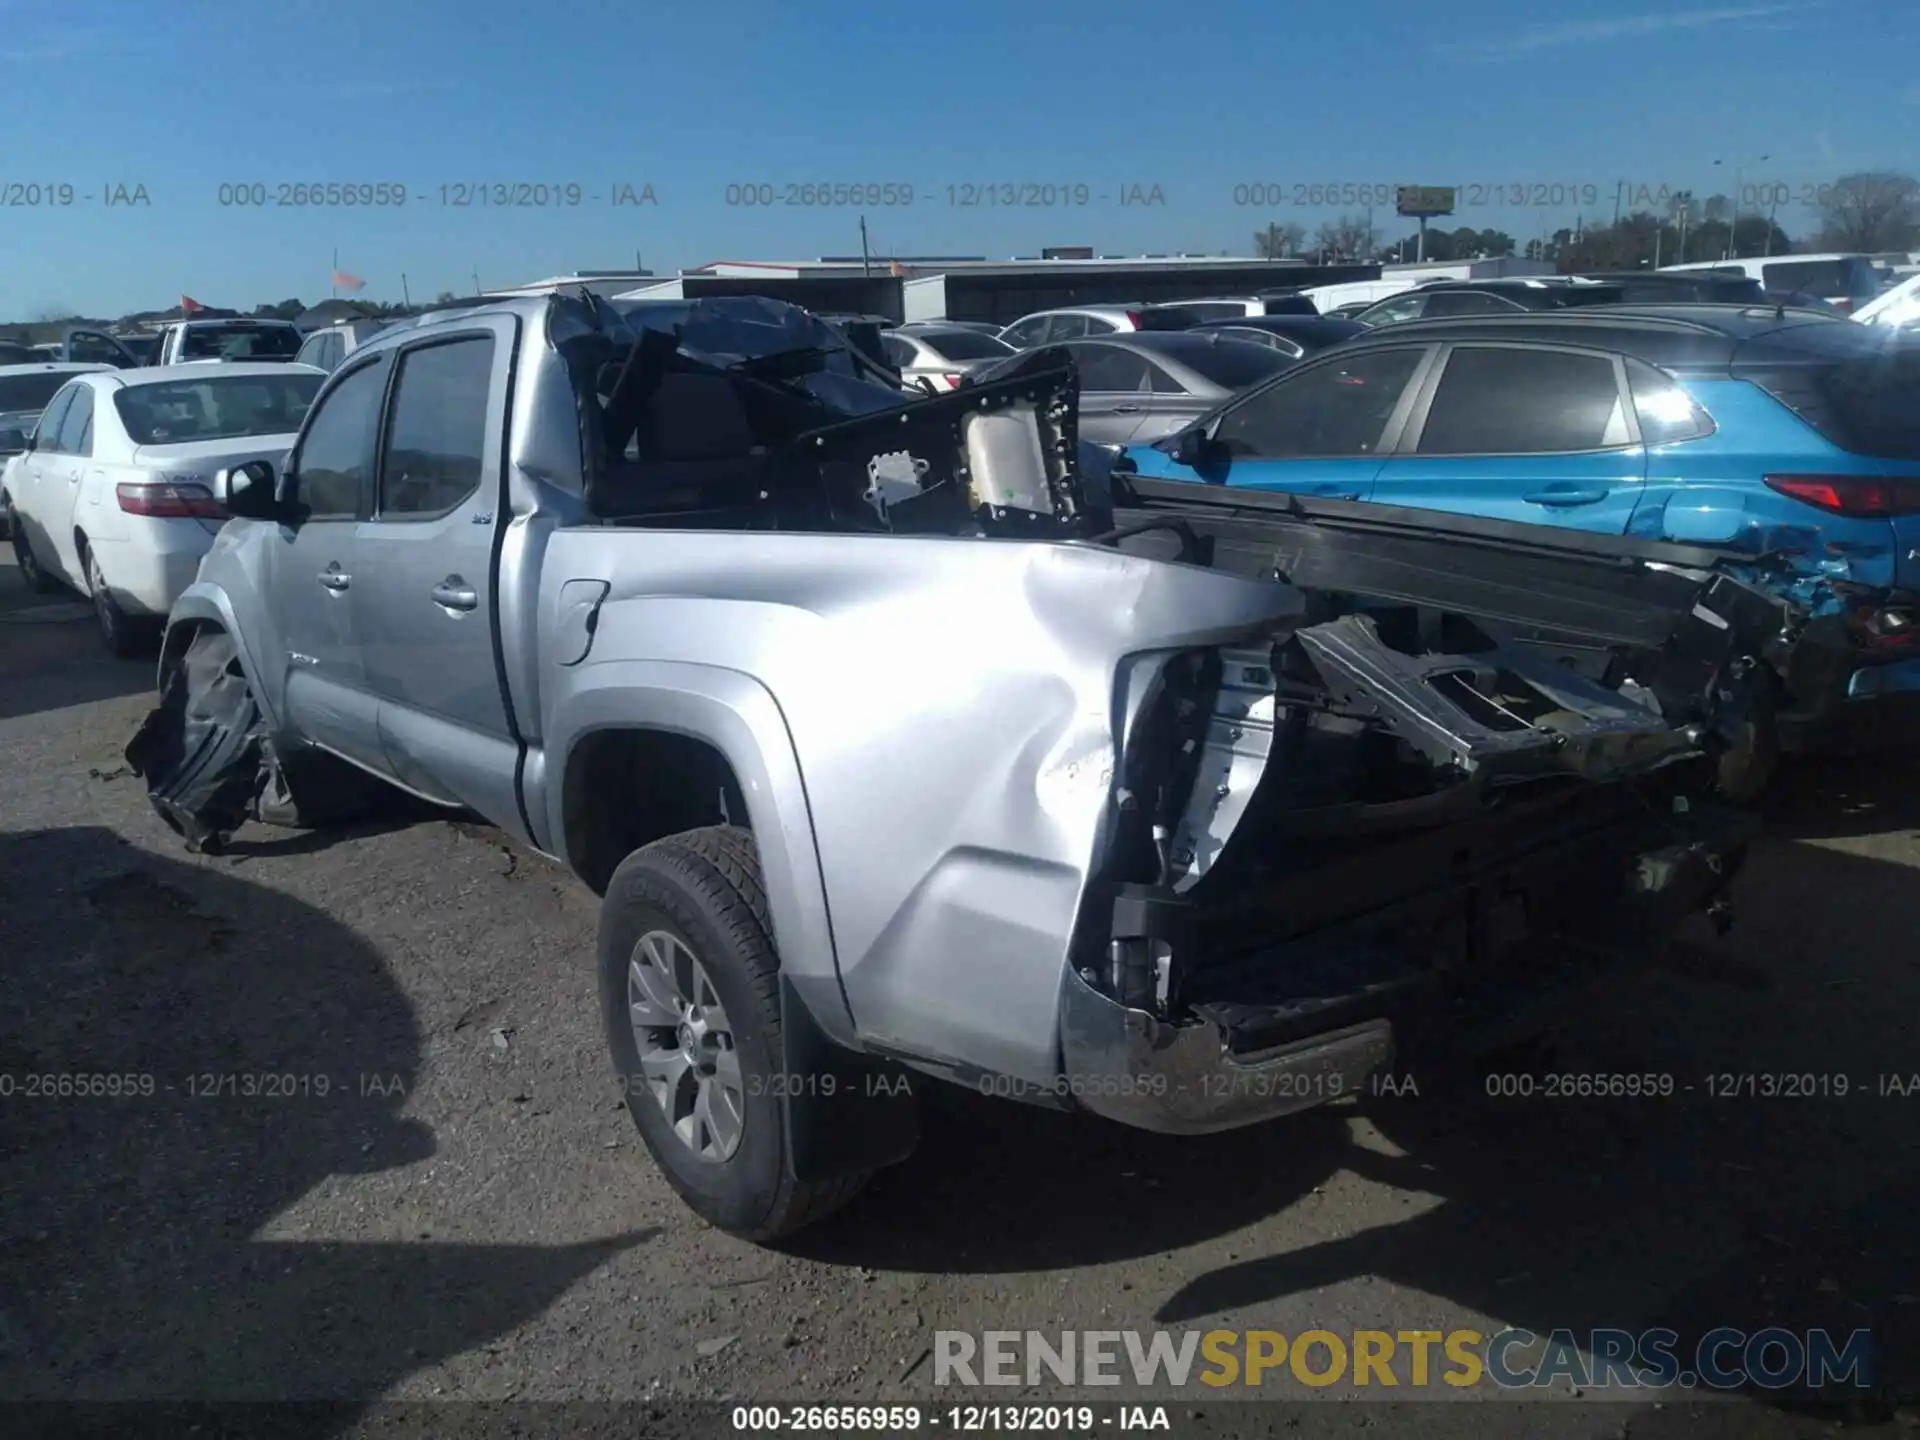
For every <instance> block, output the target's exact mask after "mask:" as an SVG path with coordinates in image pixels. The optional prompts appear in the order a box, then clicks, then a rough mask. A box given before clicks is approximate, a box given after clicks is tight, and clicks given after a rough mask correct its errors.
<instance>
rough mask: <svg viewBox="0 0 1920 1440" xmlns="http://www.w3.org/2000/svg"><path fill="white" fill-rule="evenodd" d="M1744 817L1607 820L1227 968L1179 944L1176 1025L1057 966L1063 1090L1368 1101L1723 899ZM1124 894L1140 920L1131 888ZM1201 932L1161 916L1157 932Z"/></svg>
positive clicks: (1245, 1120) (1262, 1106) (1201, 1109)
mask: <svg viewBox="0 0 1920 1440" xmlns="http://www.w3.org/2000/svg"><path fill="white" fill-rule="evenodd" d="M1680 824H1684V825H1685V831H1686V833H1684V834H1682V833H1680V831H1679V828H1678V827H1679V825H1680ZM1754 829H1755V824H1754V822H1753V820H1752V819H1751V817H1749V816H1746V815H1743V814H1740V813H1738V812H1731V811H1721V810H1711V811H1695V812H1691V813H1690V814H1689V815H1687V816H1685V817H1675V819H1674V820H1672V821H1668V820H1663V819H1652V818H1650V817H1640V818H1638V819H1627V818H1623V819H1622V820H1620V821H1619V822H1617V823H1612V824H1605V825H1602V826H1600V827H1598V828H1597V829H1595V830H1590V831H1588V832H1586V833H1584V834H1579V835H1574V836H1568V837H1564V838H1563V839H1562V840H1561V841H1560V842H1559V843H1555V844H1550V845H1548V846H1546V847H1544V848H1543V849H1542V850H1540V851H1538V852H1535V853H1532V854H1529V855H1526V856H1524V857H1517V858H1515V859H1514V860H1512V861H1511V862H1510V863H1500V864H1496V865H1493V866H1490V867H1488V868H1486V869H1484V870H1482V871H1481V872H1480V873H1478V874H1475V875H1473V876H1471V877H1463V879H1462V880H1461V882H1459V883H1457V884H1453V885H1449V886H1447V887H1445V889H1444V890H1443V891H1442V892H1440V893H1426V894H1415V895H1414V896H1411V897H1409V898H1408V899H1406V900H1404V901H1402V902H1401V903H1399V904H1397V905H1392V906H1388V907H1386V908H1385V909H1384V910H1382V911H1376V912H1371V913H1369V914H1367V915H1366V916H1364V917H1363V918H1362V919H1360V920H1357V921H1353V922H1348V923H1345V924H1342V925H1338V926H1333V927H1329V928H1328V929H1325V930H1321V931H1316V932H1315V933H1313V934H1312V935H1309V936H1303V937H1301V938H1299V939H1297V940H1294V941H1290V942H1288V943H1286V944H1283V945H1280V946H1277V947H1274V948H1271V949H1268V950H1265V951H1261V952H1258V953H1256V954H1253V955H1243V956H1236V957H1234V958H1233V959H1232V960H1231V961H1229V962H1228V963H1226V964H1225V965H1224V966H1210V965H1209V964H1208V962H1207V960H1206V958H1205V957H1204V956H1199V957H1193V956H1190V957H1188V959H1189V962H1190V963H1192V964H1197V965H1198V966H1199V967H1200V970H1199V972H1198V973H1197V974H1195V976H1194V977H1193V979H1192V980H1191V981H1190V982H1188V983H1187V986H1186V988H1187V989H1188V990H1189V991H1191V992H1194V994H1193V995H1190V997H1189V1003H1187V1004H1186V1005H1184V1006H1181V1007H1179V1010H1180V1013H1181V1015H1182V1018H1180V1019H1178V1020H1168V1019H1164V1018H1161V1017H1160V1016H1157V1015H1155V1014H1151V1013H1149V1012H1148V1011H1146V1010H1143V1009H1139V1008H1135V1007H1129V1006H1126V1005H1122V1004H1120V1003H1118V1002H1117V1001H1115V1000H1114V999H1113V998H1112V997H1111V996H1110V995H1108V994H1107V993H1105V992H1104V991H1103V990H1101V989H1099V988H1097V981H1098V976H1097V975H1086V974H1081V973H1076V972H1074V971H1072V970H1069V971H1068V973H1067V976H1066V979H1065V983H1064V991H1063V995H1062V1007H1061V1053H1062V1059H1063V1065H1064V1076H1063V1080H1062V1085H1061V1088H1062V1090H1063V1091H1064V1092H1065V1093H1066V1095H1067V1096H1069V1097H1071V1099H1072V1100H1073V1101H1074V1102H1076V1103H1077V1104H1078V1105H1079V1106H1080V1107H1081V1108H1083V1109H1086V1110H1088V1111H1091V1112H1093V1113H1095V1114H1099V1115H1102V1116H1104V1117H1106V1118H1108V1119H1110V1120H1115V1121H1118V1122H1120V1123H1122V1124H1125V1125H1130V1126H1134V1127H1136V1128H1139V1129H1143V1130H1152V1131H1159V1132H1162V1133H1170V1134H1204V1133H1208V1132H1212V1131H1218V1130H1227V1129H1233V1128H1236V1127H1238V1126H1242V1125H1251V1124H1256V1123H1258V1122H1260V1121H1264V1120H1270V1119H1274V1118H1276V1117H1279V1116H1283V1115H1289V1114H1293V1113H1295V1112H1298V1111H1302V1110H1307V1109H1310V1108H1312V1107H1314V1106H1316V1105H1321V1104H1324V1103H1327V1102H1328V1101H1332V1100H1338V1099H1340V1098H1342V1097H1343V1096H1348V1095H1359V1094H1365V1093H1368V1092H1369V1088H1370V1087H1369V1082H1370V1080H1371V1079H1372V1077H1374V1076H1377V1075H1380V1074H1382V1073H1384V1072H1386V1071H1387V1070H1388V1069H1389V1068H1390V1067H1393V1066H1395V1065H1396V1063H1401V1064H1404V1063H1405V1062H1407V1061H1408V1060H1412V1061H1415V1062H1417V1063H1419V1064H1421V1065H1423V1066H1424V1065H1428V1064H1438V1065H1444V1064H1450V1063H1454V1062H1456V1061H1458V1060H1460V1059H1463V1058H1465V1057H1467V1056H1469V1055H1471V1054H1474V1053H1477V1052H1479V1051H1481V1050H1484V1049H1485V1048H1487V1047H1490V1046H1492V1045H1495V1044H1498V1043H1499V1042H1500V1041H1501V1040H1503V1039H1505V1038H1507V1037H1508V1036H1509V1035H1510V1034H1511V1033H1512V1031H1513V1030H1514V1028H1515V1027H1516V1026H1524V1025H1525V1023H1526V1022H1527V1021H1528V1019H1530V1018H1531V1017H1533V1016H1535V1015H1536V1014H1537V1013H1538V1012H1539V1011H1541V1010H1545V1009H1552V1008H1556V1007H1561V1006H1564V1005H1565V1004H1566V1003H1567V1002H1568V1001H1569V1000H1570V999H1578V998H1580V997H1582V996H1584V994H1585V993H1586V991H1587V989H1588V987H1589V986H1591V985H1592V984H1593V983H1595V982H1597V981H1598V980H1599V979H1601V978H1602V977H1603V976H1604V975H1606V974H1608V973H1612V972H1613V971H1614V970H1615V969H1617V968H1618V967H1619V965H1621V964H1622V963H1626V962H1631V961H1633V960H1635V959H1641V960H1644V959H1647V958H1650V956H1651V955H1652V953H1653V952H1654V951H1655V949H1656V948H1657V945H1658V943H1659V941H1660V940H1661V939H1662V938H1663V937H1665V936H1666V935H1667V934H1669V933H1670V932H1671V931H1672V930H1673V929H1674V927H1675V926H1677V925H1678V924H1679V923H1680V922H1681V921H1682V920H1684V919H1685V918H1686V917H1687V916H1688V915H1690V914H1693V913H1695V912H1697V911H1700V910H1703V909H1707V908H1709V907H1715V906H1719V905H1724V903H1725V891H1726V889H1727V887H1728V885H1729V883H1730V882H1731V880H1732V878H1733V875H1734V874H1735V873H1736V872H1737V870H1738V869H1739V865H1740V861H1741V859H1742V858H1743V856H1744V852H1745V846H1746V843H1747V841H1748V840H1749V839H1750V838H1751V836H1752V834H1753V832H1754ZM1622 862H1624V864H1623V863H1622ZM1609 875H1611V876H1615V877H1619V878H1618V880H1617V881H1616V882H1615V883H1613V884H1608V883H1605V881H1604V879H1603V877H1607V876H1609ZM1574 896H1577V897H1578V903H1569V897H1574ZM1124 903H1125V905H1126V907H1127V913H1138V911H1139V908H1140V901H1139V898H1138V897H1137V896H1136V897H1132V898H1131V899H1129V900H1128V901H1126V902H1124ZM1177 908H1179V907H1178V905H1177V902H1172V901H1171V900H1170V901H1169V909H1170V910H1171V909H1177ZM1516 916H1517V917H1518V919H1517V923H1516ZM1528 916H1531V917H1533V922H1534V923H1533V924H1531V925H1529V924H1528V923H1527V917H1528ZM1151 923H1152V922H1151V920H1149V922H1148V924H1149V926H1151ZM1205 928H1206V927H1205V923H1204V922H1202V923H1201V925H1199V926H1197V927H1196V926H1195V925H1194V924H1193V923H1192V921H1191V919H1189V920H1186V921H1179V920H1175V921H1172V922H1171V923H1169V924H1168V926H1167V927H1166V933H1167V934H1168V935H1170V936H1182V937H1184V936H1192V935H1196V934H1198V933H1201V932H1202V931H1204V929H1205ZM1410 935H1413V936H1421V937H1425V944H1424V946H1420V945H1412V946H1410V945H1408V944H1407V943H1406V937H1407V936H1410ZM1175 943H1176V944H1178V943H1180V942H1179V941H1176V942H1175Z"/></svg>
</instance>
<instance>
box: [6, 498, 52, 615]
mask: <svg viewBox="0 0 1920 1440" xmlns="http://www.w3.org/2000/svg"><path fill="white" fill-rule="evenodd" d="M7 535H8V537H9V538H10V539H11V540H12V541H13V559H14V563H15V564H17V565H18V566H19V567H20V578H21V579H22V580H24V581H26V582H27V588H28V589H29V590H31V591H33V592H34V593H35V594H36V595H51V594H53V592H54V591H56V590H58V589H59V588H60V582H59V581H58V580H56V579H54V578H53V577H52V576H51V575H49V574H48V573H47V572H46V570H45V569H44V568H42V566H41V564H40V561H39V560H38V558H36V557H35V555H34V553H33V542H32V541H31V540H29V539H27V532H26V530H25V528H24V527H23V526H22V525H21V524H20V517H19V516H18V515H16V514H14V513H13V499H12V497H11V496H9V497H8V499H7Z"/></svg>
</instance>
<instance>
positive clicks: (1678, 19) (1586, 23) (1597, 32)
mask: <svg viewBox="0 0 1920 1440" xmlns="http://www.w3.org/2000/svg"><path fill="white" fill-rule="evenodd" d="M1804 8H1805V7H1804V6H1800V5H1726V6H1717V7H1715V8H1713V9H1710V10H1668V11H1664V12H1662V13H1659V14H1654V15H1618V16H1615V17H1614V18H1612V19H1610V20H1574V21H1569V22H1567V23H1565V24H1561V25H1535V26H1533V27H1531V28H1528V29H1524V30H1520V31H1518V32H1516V33H1515V34H1512V35H1501V36H1498V37H1495V38H1491V39H1486V40H1473V41H1466V42H1462V43H1453V44H1446V45H1439V46H1436V47H1435V48H1436V49H1437V50H1438V51H1439V52H1440V53H1442V54H1446V55H1454V56H1458V57H1460V58H1463V59H1469V60H1505V59H1509V58H1511V57H1512V56H1515V55H1532V54H1537V53H1538V52H1540V51H1542V50H1563V49H1565V48H1566V47H1568V46H1570V45H1597V44H1604V43H1605V42H1606V41H1609V40H1628V39H1633V38H1636V37H1639V36H1643V35H1664V34H1667V33H1669V32H1671V31H1675V30H1705V29H1708V28H1709V27H1711V26H1715V25H1733V24H1738V23H1739V22H1741V21H1751V20H1764V19H1766V18H1767V17H1769V16H1773V15H1788V14H1792V13H1793V12H1795V11H1797V10H1801V9H1804Z"/></svg>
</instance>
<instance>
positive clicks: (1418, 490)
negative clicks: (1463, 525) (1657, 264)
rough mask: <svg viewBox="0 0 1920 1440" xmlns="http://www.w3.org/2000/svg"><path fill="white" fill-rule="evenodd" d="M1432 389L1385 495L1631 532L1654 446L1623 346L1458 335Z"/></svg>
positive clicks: (1392, 467)
mask: <svg viewBox="0 0 1920 1440" xmlns="http://www.w3.org/2000/svg"><path fill="white" fill-rule="evenodd" d="M1423 389H1424V391H1425V393H1424V394H1423V396H1422V397H1421V401H1420V404H1419V405H1418V406H1417V407H1416V411H1415V414H1414V416H1413V418H1412V420H1411V421H1410V423H1409V424H1408V426H1407V430H1406V434H1405V435H1404V436H1403V437H1402V439H1401V441H1400V446H1399V453H1396V454H1395V455H1393V456H1391V457H1390V458H1389V459H1388V460H1387V462H1386V464H1385V465H1383V466H1382V467H1381V470H1380V475H1379V480H1378V482H1377V483H1376V484H1375V486H1374V490H1373V498H1374V499H1375V500H1377V501H1379V502H1380V503H1381V504H1383V505H1408V506H1413V507H1415V508H1417V509H1422V510H1445V511H1450V512H1452V513H1454V514H1460V515H1484V516H1487V517H1489V518H1491V519H1497V520H1518V521H1522V522H1524V523H1528V524H1534V525H1555V526H1560V527H1564V528H1567V529H1573V530H1594V531H1600V532H1603V533H1607V534H1615V535H1620V534H1625V533H1626V529H1627V521H1628V520H1629V519H1631V518H1632V515H1633V508H1634V506H1635V505H1636V504H1638V503H1639V500H1640V494H1641V489H1642V486H1643V485H1644V483H1645V480H1646V474H1647V456H1646V450H1645V448H1644V447H1643V446H1642V445H1641V444H1640V437H1639V432H1638V429H1637V427H1636V425H1635V423H1634V418H1633V405H1632V401H1631V399H1630V398H1629V395H1628V392H1627V386H1626V375H1625V372H1624V369H1623V368H1622V364H1621V361H1620V360H1619V358H1618V357H1617V356H1614V355H1611V354H1608V353H1605V352H1603V351H1597V350H1564V349H1556V348H1553V347H1548V346H1537V345H1503V344H1484V345H1456V346H1451V347H1449V352H1448V353H1447V354H1446V356H1445V357H1444V359H1443V360H1442V363H1441V365H1440V366H1439V368H1438V369H1437V370H1436V371H1435V372H1434V373H1433V374H1432V375H1431V376H1429V378H1428V380H1427V382H1426V384H1425V386H1424V387H1423Z"/></svg>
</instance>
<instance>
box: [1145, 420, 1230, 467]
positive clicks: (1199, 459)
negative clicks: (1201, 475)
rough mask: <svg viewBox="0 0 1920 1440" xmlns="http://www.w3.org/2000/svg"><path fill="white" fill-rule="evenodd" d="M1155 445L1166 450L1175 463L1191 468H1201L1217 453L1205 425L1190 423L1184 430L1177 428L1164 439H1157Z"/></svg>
mask: <svg viewBox="0 0 1920 1440" xmlns="http://www.w3.org/2000/svg"><path fill="white" fill-rule="evenodd" d="M1155 446H1156V448H1157V449H1159V450H1161V451H1163V452H1165V454H1166V455H1167V457H1168V458H1169V459H1171V460H1172V461H1173V463H1174V464H1176V465H1185V466H1186V467H1187V468H1188V469H1190V470H1197V469H1199V468H1200V467H1201V466H1202V465H1204V464H1206V462H1207V461H1208V460H1209V459H1211V458H1212V457H1213V455H1214V454H1215V453H1216V450H1215V446H1214V443H1213V439H1212V437H1211V436H1209V435H1208V434H1207V427H1206V426H1205V425H1189V426H1188V427H1187V428H1186V429H1184V430H1176V431H1174V432H1173V434H1171V435H1169V436H1167V437H1166V438H1165V439H1164V440H1159V441H1156V442H1155Z"/></svg>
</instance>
